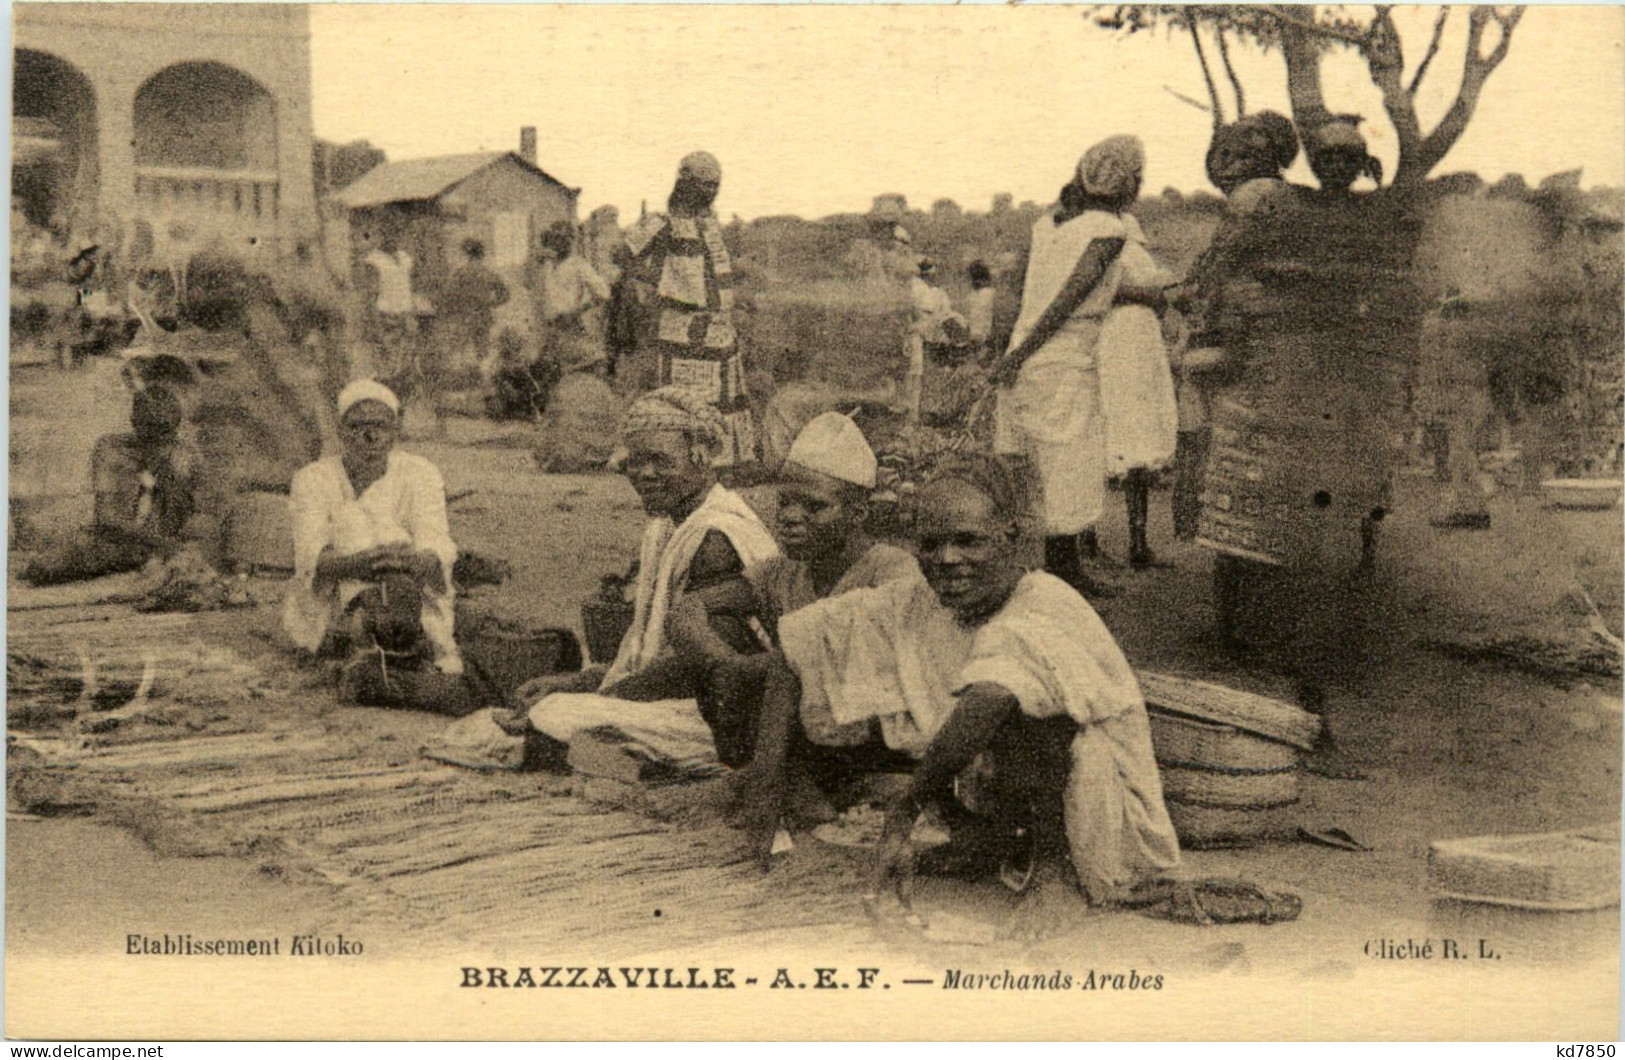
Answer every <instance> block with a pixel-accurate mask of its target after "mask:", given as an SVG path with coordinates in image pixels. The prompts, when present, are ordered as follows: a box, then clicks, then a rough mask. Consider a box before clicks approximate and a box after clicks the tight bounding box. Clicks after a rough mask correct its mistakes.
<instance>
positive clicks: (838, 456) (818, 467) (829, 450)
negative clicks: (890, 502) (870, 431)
mask: <svg viewBox="0 0 1625 1060" xmlns="http://www.w3.org/2000/svg"><path fill="white" fill-rule="evenodd" d="M786 461H787V462H788V463H791V464H794V465H796V466H797V467H801V468H806V469H807V470H808V471H816V472H818V473H819V474H822V475H828V476H829V477H830V478H833V479H839V480H840V481H842V482H850V483H852V484H853V485H854V486H862V487H864V488H865V489H874V488H875V468H876V461H875V451H874V450H873V449H871V448H870V447H869V442H868V440H867V439H866V438H864V437H863V432H862V431H861V430H859V429H858V425H857V424H855V423H853V422H852V420H851V418H850V417H848V416H843V415H841V414H840V413H839V412H826V413H824V414H823V415H822V416H819V417H817V418H816V419H814V420H813V421H812V422H811V423H809V424H807V426H805V427H803V428H802V429H801V433H800V434H798V435H796V440H795V441H794V442H793V443H791V445H790V455H789V456H788V457H786Z"/></svg>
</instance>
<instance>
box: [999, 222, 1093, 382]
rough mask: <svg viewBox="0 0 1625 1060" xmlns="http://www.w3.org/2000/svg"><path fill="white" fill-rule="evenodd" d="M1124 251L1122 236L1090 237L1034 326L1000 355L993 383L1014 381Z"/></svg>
mask: <svg viewBox="0 0 1625 1060" xmlns="http://www.w3.org/2000/svg"><path fill="white" fill-rule="evenodd" d="M1122 252H1123V240H1121V239H1096V240H1093V241H1092V242H1091V243H1090V244H1089V246H1088V247H1087V248H1085V250H1084V252H1083V253H1082V254H1081V255H1079V256H1078V263H1077V264H1076V265H1075V266H1073V268H1072V275H1071V276H1069V277H1067V281H1066V284H1065V285H1064V286H1063V287H1062V288H1061V293H1060V294H1058V295H1056V296H1055V301H1053V302H1051V303H1050V304H1049V306H1047V307H1046V308H1045V310H1044V314H1043V315H1042V316H1040V317H1039V318H1038V323H1037V324H1035V325H1033V330H1032V332H1031V333H1030V334H1029V335H1028V336H1027V337H1026V339H1024V340H1022V342H1021V344H1020V345H1018V346H1016V347H1014V348H1013V349H1011V350H1010V351H1009V352H1008V353H1006V354H1005V355H1004V356H1003V357H1001V358H1000V359H999V360H998V362H997V363H996V364H995V365H994V368H993V379H994V381H995V382H1002V383H1008V382H1013V381H1014V380H1015V378H1016V376H1017V374H1019V373H1020V371H1021V366H1022V365H1023V364H1025V363H1026V362H1027V359H1028V358H1029V357H1031V356H1032V355H1033V354H1035V353H1037V352H1038V351H1039V350H1041V349H1043V348H1044V344H1045V343H1047V342H1049V340H1050V339H1052V338H1054V337H1055V335H1056V333H1057V332H1059V331H1060V330H1061V327H1062V325H1064V324H1065V323H1066V322H1067V321H1068V320H1069V319H1071V317H1072V314H1073V313H1074V312H1076V311H1077V308H1078V306H1080V305H1082V304H1083V300H1084V299H1085V298H1087V297H1089V292H1090V291H1092V290H1094V289H1095V287H1096V286H1097V285H1098V284H1099V283H1100V281H1101V280H1103V279H1104V278H1105V276H1106V270H1107V269H1109V268H1111V265H1112V262H1114V261H1116V260H1117V256H1118V255H1119V254H1121V253H1122Z"/></svg>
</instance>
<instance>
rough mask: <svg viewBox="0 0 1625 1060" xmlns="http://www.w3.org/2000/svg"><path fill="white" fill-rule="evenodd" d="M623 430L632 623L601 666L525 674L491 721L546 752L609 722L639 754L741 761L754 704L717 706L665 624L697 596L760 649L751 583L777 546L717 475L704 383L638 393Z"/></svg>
mask: <svg viewBox="0 0 1625 1060" xmlns="http://www.w3.org/2000/svg"><path fill="white" fill-rule="evenodd" d="M622 436H623V441H624V444H625V447H626V460H625V462H624V465H623V469H624V471H625V474H626V477H627V480H628V481H629V482H630V483H631V485H632V488H633V489H634V490H636V491H637V494H638V498H639V500H641V501H642V503H643V509H644V511H645V512H646V513H647V514H648V515H649V517H650V521H649V525H648V528H647V529H646V530H645V531H644V535H643V544H642V546H641V548H640V550H639V553H638V569H637V583H636V585H637V588H636V597H635V600H634V604H633V616H632V625H631V627H630V628H629V629H628V630H627V632H626V636H625V637H624V638H623V639H622V641H621V646H620V650H619V651H618V652H617V653H616V656H615V660H614V662H613V663H611V664H610V665H609V666H608V667H607V668H605V667H602V666H592V667H588V668H587V669H585V670H582V671H580V672H578V673H573V674H563V675H553V676H548V677H542V678H538V679H536V680H534V681H531V682H529V683H527V684H526V685H525V686H524V687H522V688H521V689H520V690H519V694H518V697H517V699H518V703H517V704H516V707H515V709H511V710H506V711H500V710H499V711H497V712H495V713H494V715H493V720H495V721H496V723H497V724H498V725H499V726H501V727H502V728H503V729H504V730H505V731H507V732H509V733H512V734H516V735H517V734H525V735H527V736H529V737H530V739H531V744H532V746H533V747H536V746H541V747H543V748H550V749H551V750H552V751H554V752H555V753H556V752H557V751H558V749H559V748H558V746H557V745H558V744H568V743H569V742H570V740H571V739H572V737H574V736H575V734H576V733H577V732H579V731H582V730H586V729H600V728H606V727H607V728H610V729H613V730H616V732H617V734H618V735H619V736H621V737H624V738H625V739H626V740H628V741H631V745H637V750H638V751H639V752H640V753H642V754H644V755H646V756H648V757H649V758H653V759H661V760H669V761H673V762H677V763H689V764H697V763H700V762H704V761H706V760H709V761H711V762H713V763H714V762H715V761H717V760H718V759H720V760H721V762H722V763H723V764H724V765H728V766H739V765H742V764H744V763H745V762H748V761H749V760H750V757H751V750H752V747H753V745H754V743H755V717H754V714H752V715H751V716H741V715H739V714H737V713H735V712H731V711H728V710H727V709H725V707H726V704H724V703H722V702H720V701H719V700H718V698H717V697H716V696H715V695H714V694H713V689H712V686H711V682H710V680H709V676H710V675H709V673H708V668H707V666H706V665H705V660H704V659H702V658H700V657H698V656H696V655H695V654H694V653H693V652H692V651H686V650H682V649H681V648H680V647H678V646H676V645H674V644H673V643H672V642H671V638H670V628H671V623H672V616H673V614H674V613H675V612H678V611H681V610H683V609H684V608H685V605H686V606H690V607H691V606H694V605H695V604H697V605H698V606H699V607H701V608H702V609H703V611H704V613H705V615H706V623H707V625H708V626H709V629H710V631H711V632H712V633H713V634H714V635H715V636H717V637H719V638H720V639H721V640H722V641H723V642H724V643H726V644H727V645H728V647H729V648H730V649H731V650H732V651H734V652H737V653H740V654H748V653H750V652H760V651H763V650H765V648H766V646H767V638H766V635H765V631H764V630H763V629H762V626H761V623H760V622H759V621H758V620H757V618H756V615H755V594H754V590H753V589H752V584H751V583H752V581H753V579H755V578H756V577H757V576H758V574H759V573H760V571H761V569H762V567H763V565H764V564H765V563H766V562H767V561H768V560H770V559H772V558H773V557H774V556H776V555H777V554H778V546H777V544H775V543H774V541H773V535H772V534H771V533H770V532H769V531H768V529H767V527H766V526H765V525H764V524H763V523H762V521H761V519H760V518H759V517H758V516H757V515H756V513H755V512H754V511H753V510H752V509H751V507H750V505H749V504H747V503H745V501H744V499H743V498H742V497H740V496H739V495H738V494H736V493H734V492H733V491H731V490H729V489H727V488H726V487H724V486H722V485H719V484H718V482H717V478H716V470H715V465H714V461H715V459H716V457H717V454H718V453H719V451H720V449H721V446H722V443H723V441H724V439H725V434H724V430H723V423H722V418H721V415H720V414H719V413H718V412H717V411H716V409H715V408H713V407H712V406H711V405H710V404H709V403H708V402H707V400H706V398H705V395H704V394H703V393H699V392H695V391H692V390H685V389H683V388H681V387H663V388H661V389H659V390H655V391H651V392H650V393H647V394H645V395H643V396H642V397H640V398H638V400H637V401H636V402H634V403H633V405H632V407H631V408H630V409H629V410H628V411H627V414H626V419H625V421H624V422H623V424H622ZM540 737H546V739H541V738H540ZM549 740H551V741H553V743H552V744H549ZM629 746H630V745H629ZM544 757H545V755H544Z"/></svg>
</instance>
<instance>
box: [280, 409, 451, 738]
mask: <svg viewBox="0 0 1625 1060" xmlns="http://www.w3.org/2000/svg"><path fill="white" fill-rule="evenodd" d="M338 413H339V440H340V443H341V444H342V446H343V452H342V453H341V454H339V455H337V456H326V457H323V458H322V459H320V460H317V461H316V462H315V463H312V464H308V465H306V466H305V467H304V468H302V469H301V470H300V471H299V473H298V474H296V475H295V476H294V478H293V490H292V498H291V507H292V510H293V524H294V528H293V532H294V580H293V584H292V585H291V586H290V587H289V590H288V595H287V599H286V602H285V604H284V607H283V615H282V621H283V627H284V628H285V629H286V630H287V632H288V636H289V638H290V639H292V641H293V642H294V644H295V645H297V646H298V647H300V648H303V649H305V650H306V651H310V652H322V651H324V649H325V650H336V649H340V648H342V647H348V648H350V649H355V650H357V655H356V658H355V659H354V660H353V661H352V662H351V664H350V665H349V666H347V667H346V670H345V676H344V679H343V682H342V683H341V691H342V692H344V693H345V694H346V695H347V696H349V697H351V698H354V699H356V700H357V701H359V702H364V703H367V704H369V705H378V706H384V705H389V706H410V707H419V708H422V709H427V710H437V711H440V712H442V713H449V714H465V713H468V712H469V711H470V710H472V709H473V706H474V704H473V701H472V700H471V698H470V696H469V693H468V689H467V687H466V686H465V685H464V684H463V682H462V680H461V678H460V676H459V675H461V674H462V673H463V660H462V657H461V655H460V654H459V653H458V651H457V644H456V642H455V641H454V640H453V639H452V624H453V607H452V580H451V571H452V565H453V564H454V563H455V562H456V559H457V546H456V545H455V544H453V543H452V540H451V529H450V527H449V526H448V524H447V520H446V488H445V483H444V482H443V481H442V479H441V477H440V472H439V470H438V469H437V468H436V467H435V466H434V465H433V464H431V463H429V461H427V460H425V459H423V458H422V457H421V456H416V455H414V454H412V453H403V452H400V451H399V450H397V449H396V448H395V439H396V436H397V434H398V432H399V429H400V399H399V398H397V397H396V396H395V394H394V392H393V391H391V390H390V389H389V388H388V387H386V386H384V385H383V384H382V383H377V382H374V381H372V380H370V379H368V380H360V381H357V382H354V383H351V384H350V385H349V386H347V387H345V388H344V389H343V390H342V391H341V392H340V393H339V400H338ZM344 640H348V641H349V642H350V643H349V644H348V645H342V644H341V643H340V642H341V641H344ZM424 662H427V663H429V664H431V666H430V667H428V668H425V667H424V666H422V665H421V664H422V663H424Z"/></svg>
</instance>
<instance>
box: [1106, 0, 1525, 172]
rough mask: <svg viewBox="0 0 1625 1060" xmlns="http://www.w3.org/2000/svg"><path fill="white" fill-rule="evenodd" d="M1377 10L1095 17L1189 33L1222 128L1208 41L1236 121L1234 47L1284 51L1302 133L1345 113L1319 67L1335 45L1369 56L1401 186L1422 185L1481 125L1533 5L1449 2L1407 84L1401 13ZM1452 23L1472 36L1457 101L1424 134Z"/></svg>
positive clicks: (1143, 12)
mask: <svg viewBox="0 0 1625 1060" xmlns="http://www.w3.org/2000/svg"><path fill="white" fill-rule="evenodd" d="M1371 10H1372V13H1371V14H1370V16H1369V17H1368V18H1362V17H1357V16H1356V15H1355V14H1354V13H1353V9H1348V8H1344V7H1341V6H1336V5H1315V4H1307V5H1293V4H1250V5H1241V6H1235V7H1221V6H1215V5H1191V6H1169V5H1161V4H1119V5H1116V6H1111V7H1100V8H1096V9H1095V11H1094V15H1093V17H1094V21H1095V24H1096V25H1098V26H1100V27H1102V28H1105V29H1109V30H1114V31H1118V32H1122V33H1129V34H1132V33H1139V32H1143V31H1147V30H1152V29H1155V28H1157V27H1159V26H1161V27H1164V28H1167V29H1169V30H1171V31H1176V32H1184V33H1187V34H1189V36H1190V39H1191V44H1192V47H1193V49H1194V50H1195V52H1196V58H1197V62H1198V64H1199V65H1200V66H1201V70H1202V79H1203V81H1204V83H1205V84H1206V86H1207V93H1208V99H1209V102H1210V106H1209V107H1207V108H1204V109H1210V110H1211V112H1212V115H1213V122H1214V126H1215V127H1217V126H1218V125H1220V124H1222V123H1223V122H1224V120H1225V117H1224V107H1223V104H1222V103H1221V101H1220V93H1219V87H1218V83H1217V82H1216V81H1215V79H1214V76H1213V67H1212V65H1211V64H1210V63H1209V61H1208V52H1207V46H1206V44H1205V43H1204V38H1211V40H1212V41H1213V45H1214V48H1215V50H1216V51H1217V53H1218V56H1219V61H1220V65H1221V66H1222V68H1223V70H1224V75H1225V78H1226V79H1227V80H1228V81H1229V82H1230V87H1231V91H1232V94H1233V95H1234V96H1235V106H1236V115H1237V117H1240V116H1241V115H1243V114H1245V113H1246V109H1247V104H1246V94H1245V91H1244V89H1243V87H1242V84H1241V79H1240V78H1239V77H1238V76H1237V75H1236V71H1235V68H1234V66H1232V64H1231V62H1230V41H1231V40H1232V39H1235V40H1241V41H1248V42H1251V43H1252V44H1254V45H1257V46H1258V47H1260V48H1262V49H1264V50H1265V51H1269V52H1279V53H1280V55H1281V58H1282V61H1283V62H1284V64H1285V66H1286V80H1287V93H1288V96H1289V97H1290V98H1291V101H1292V117H1293V120H1294V122H1296V124H1297V126H1298V129H1299V131H1300V133H1302V132H1305V131H1307V130H1310V129H1314V128H1316V127H1318V126H1319V125H1321V124H1323V123H1324V122H1326V121H1327V120H1329V119H1331V118H1333V117H1337V116H1339V115H1335V114H1334V113H1333V112H1332V111H1331V110H1330V108H1328V107H1327V105H1326V98H1325V92H1324V90H1323V88H1322V86H1321V78H1320V63H1321V59H1322V58H1323V57H1324V56H1325V55H1326V53H1327V52H1329V51H1331V50H1332V49H1334V48H1352V49H1354V50H1355V51H1356V52H1358V53H1359V55H1360V56H1361V57H1362V58H1363V59H1364V60H1365V64H1366V68H1367V70H1368V71H1369V73H1370V75H1371V81H1372V83H1373V84H1374V85H1376V86H1377V90H1378V91H1379V92H1381V93H1382V101H1383V110H1384V111H1385V112H1386V113H1387V116H1388V120H1389V122H1390V123H1391V124H1392V125H1393V128H1394V134H1395V138H1396V140H1397V142H1398V144H1399V166H1398V168H1397V170H1396V171H1395V173H1394V180H1393V182H1394V183H1395V184H1396V185H1412V184H1419V183H1421V182H1422V181H1423V180H1425V179H1426V178H1427V176H1428V174H1429V173H1431V172H1432V171H1433V169H1434V168H1435V167H1436V166H1438V164H1439V163H1440V162H1441V161H1442V160H1443V159H1444V157H1445V155H1446V154H1448V153H1449V152H1450V149H1451V148H1452V147H1454V146H1455V143H1456V141H1457V140H1459V139H1461V134H1462V133H1463V132H1465V131H1466V129H1467V125H1468V123H1469V122H1470V121H1472V118H1473V112H1474V111H1475V110H1476V109H1477V107H1478V99H1479V95H1480V94H1481V93H1482V92H1483V90H1484V84H1485V82H1486V81H1488V80H1489V78H1490V75H1491V74H1493V73H1494V72H1495V70H1496V68H1497V67H1498V66H1500V65H1501V62H1502V60H1504V59H1505V58H1506V55H1507V49H1508V47H1509V46H1510V45H1511V43H1512V34H1513V31H1514V30H1516V29H1517V28H1518V22H1519V21H1520V20H1521V19H1522V18H1523V13H1524V8H1523V7H1510V8H1502V7H1486V6H1474V7H1468V8H1466V13H1465V16H1463V17H1458V8H1455V7H1451V6H1449V5H1446V6H1444V7H1441V8H1439V9H1438V13H1437V14H1436V15H1435V17H1434V20H1433V29H1432V33H1431V35H1430V37H1429V39H1428V43H1427V48H1426V50H1425V51H1424V52H1423V54H1422V58H1421V60H1420V61H1418V62H1417V63H1416V64H1415V66H1414V68H1412V70H1411V74H1410V79H1409V80H1408V81H1407V80H1406V78H1405V70H1406V59H1405V50H1404V46H1403V43H1402V41H1401V40H1400V33H1399V30H1398V28H1397V27H1396V26H1395V25H1394V19H1393V7H1392V6H1391V5H1387V4H1379V5H1377V6H1375V7H1374V8H1372V9H1371ZM1452 26H1454V27H1456V28H1457V29H1459V31H1460V32H1462V33H1464V34H1465V38H1466V39H1465V44H1466V48H1465V51H1464V57H1463V62H1462V69H1461V75H1460V80H1459V82H1458V83H1457V87H1456V95H1455V99H1454V102H1452V103H1451V105H1450V107H1449V109H1448V110H1446V111H1445V114H1444V117H1442V118H1440V119H1439V122H1438V124H1436V125H1435V126H1434V127H1433V128H1432V130H1429V131H1424V130H1423V128H1422V123H1421V120H1420V118H1419V117H1418V116H1417V113H1416V96H1417V91H1418V90H1419V89H1420V88H1421V86H1422V82H1423V79H1424V78H1426V77H1427V75H1428V72H1429V69H1430V68H1431V66H1432V64H1433V59H1434V57H1435V56H1436V55H1438V53H1439V49H1440V46H1441V45H1442V43H1443V42H1444V39H1445V35H1446V33H1447V32H1450V31H1451V27H1452ZM1492 29H1493V31H1494V32H1493V34H1492V32H1491V31H1492ZM1492 38H1493V46H1491V40H1492ZM1176 94H1177V93H1176ZM1181 98H1183V97H1181ZM1198 106H1200V104H1198Z"/></svg>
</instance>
